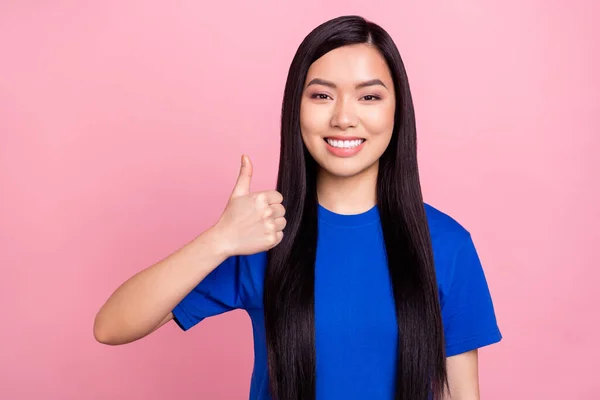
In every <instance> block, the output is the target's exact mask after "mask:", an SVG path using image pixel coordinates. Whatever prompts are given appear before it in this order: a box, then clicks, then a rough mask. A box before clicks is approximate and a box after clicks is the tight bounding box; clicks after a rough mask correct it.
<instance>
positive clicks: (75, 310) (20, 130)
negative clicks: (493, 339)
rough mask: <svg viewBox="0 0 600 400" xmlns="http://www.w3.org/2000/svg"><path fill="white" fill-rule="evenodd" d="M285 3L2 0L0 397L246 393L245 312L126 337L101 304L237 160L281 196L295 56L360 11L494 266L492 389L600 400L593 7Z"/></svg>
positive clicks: (197, 225)
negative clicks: (399, 58) (496, 327)
mask: <svg viewBox="0 0 600 400" xmlns="http://www.w3.org/2000/svg"><path fill="white" fill-rule="evenodd" d="M282 3H283V2H274V1H273V2H271V3H266V2H262V3H261V2H248V1H242V0H239V1H235V2H232V1H218V2H199V1H191V0H188V1H158V0H153V1H141V0H140V1H132V0H128V1H103V2H99V1H96V2H91V1H87V2H86V1H74V0H73V1H55V2H42V1H37V2H36V1H3V2H2V4H1V5H0V135H1V136H0V246H1V249H0V250H1V251H0V266H1V275H0V282H1V283H0V285H1V286H2V287H1V291H0V293H1V296H2V297H1V301H0V308H1V310H2V314H1V318H2V329H0V397H1V398H3V399H11V400H12V399H57V400H58V399H60V400H66V399H145V400H152V399H165V398H177V399H181V400H184V399H245V398H247V395H248V389H249V382H250V373H251V368H252V359H253V353H252V333H251V327H250V323H249V319H248V317H247V316H246V315H245V313H244V312H241V311H240V312H233V313H230V314H227V315H223V316H219V317H215V318H213V319H210V320H207V321H205V322H204V323H202V324H200V325H199V326H197V327H196V328H194V329H192V330H191V331H190V332H188V333H182V332H181V331H180V330H179V329H178V328H177V327H176V326H175V324H173V323H170V324H168V325H167V326H165V327H164V328H162V329H160V330H159V331H157V332H156V333H154V334H153V335H151V336H150V337H148V338H146V339H144V340H142V341H139V342H136V343H133V344H130V345H127V346H123V347H108V346H103V345H100V344H98V343H96V342H95V341H94V338H93V335H92V325H93V319H94V315H95V313H96V311H97V310H98V308H99V307H100V306H101V305H102V303H103V302H104V301H105V300H106V298H107V297H108V296H109V295H110V293H111V292H112V290H114V289H115V288H116V286H117V285H119V284H120V283H121V282H122V281H124V280H125V279H127V278H128V277H130V276H131V275H132V274H134V273H136V272H137V271H139V270H141V269H142V268H144V267H146V266H148V265H150V264H152V263H154V262H156V261H158V260H159V259H161V258H162V257H164V256H165V255H167V254H169V253H170V252H171V251H173V250H175V249H176V248H178V247H179V246H181V245H183V244H184V243H186V242H187V241H188V240H190V239H191V238H193V237H194V236H195V235H197V234H199V233H200V232H202V231H203V230H204V229H205V228H207V227H208V226H209V225H210V224H212V223H213V222H214V221H215V220H216V218H217V217H218V216H219V214H220V212H221V211H222V209H223V206H224V205H225V201H226V199H227V196H228V195H229V193H230V191H231V188H232V185H233V183H234V181H235V178H236V174H237V172H238V165H239V157H240V154H241V153H242V152H245V153H247V154H249V155H250V156H251V157H252V159H253V161H254V166H255V179H254V183H253V185H254V186H253V188H254V189H257V190H258V189H266V188H272V187H273V186H274V182H275V178H276V173H277V162H278V156H279V112H280V104H281V98H282V92H283V87H284V83H285V79H286V74H287V69H288V67H289V63H290V61H291V59H292V57H293V55H294V52H295V51H296V48H297V46H298V45H299V43H300V41H301V40H302V39H303V38H304V36H305V35H306V34H307V33H308V32H309V31H310V30H311V29H313V28H314V27H315V26H316V25H318V24H319V23H321V22H323V21H325V20H327V19H329V18H332V17H335V16H338V15H342V14H361V15H363V16H365V17H367V18H369V19H371V20H374V21H376V22H378V23H379V24H381V25H383V27H384V28H386V29H387V30H388V31H389V32H390V34H391V35H392V36H393V38H394V39H395V41H396V43H397V45H398V47H399V48H400V52H401V54H402V55H403V58H404V61H405V63H406V68H407V70H408V74H409V77H410V80H411V84H412V90H413V95H414V99H415V103H416V113H417V121H418V132H419V140H420V142H419V143H420V148H419V151H420V166H421V171H422V179H423V187H424V194H425V197H426V201H428V202H429V203H431V204H433V205H435V206H436V207H438V208H441V209H442V210H443V211H445V212H447V213H449V214H450V215H452V216H454V217H455V218H456V219H458V220H459V221H460V222H461V223H462V224H463V225H465V226H466V227H467V228H468V229H469V230H470V231H471V232H472V234H473V237H474V239H475V242H476V245H477V247H478V249H479V252H480V256H481V258H482V261H483V263H484V267H485V271H486V274H487V277H488V280H489V284H490V288H491V291H492V295H493V297H494V301H495V305H496V311H497V315H498V321H499V324H500V327H501V330H502V333H503V334H504V340H503V341H502V342H501V343H500V344H498V345H494V346H491V347H489V348H485V349H483V350H482V351H481V352H480V360H481V361H480V365H481V369H480V371H481V372H480V375H481V376H480V381H481V391H482V398H483V399H486V400H506V399H511V400H512V399H545V400H554V399H556V400H559V399H560V400H567V399H568V400H585V399H590V400H591V399H598V398H600V385H599V384H598V383H597V374H598V358H599V357H600V351H599V345H598V341H597V339H596V335H597V331H598V328H599V325H600V313H599V312H598V310H597V305H598V296H597V287H598V281H599V279H598V278H599V277H600V274H599V273H598V266H599V259H598V246H599V242H600V235H599V234H598V228H597V224H598V222H599V219H600V215H599V213H598V204H599V203H600V195H599V194H600V191H599V189H598V181H599V178H598V176H599V175H600V165H599V162H598V158H597V156H596V154H597V153H598V150H599V140H598V135H599V134H600V117H599V115H600V80H599V78H598V71H600V57H599V55H598V47H597V42H598V39H599V38H600V28H599V25H598V13H599V11H600V6H598V3H597V2H594V1H591V0H590V1H583V0H580V1H566V0H565V1H541V0H539V1H532V0H529V1H525V0H510V1H507V0H504V1H480V0H479V1H476V0H453V1H419V2H414V1H410V2H409V1H394V2H391V1H390V2H384V1H368V2H364V1H348V0H344V1H328V2H321V1H305V0H304V1H301V2H295V4H293V5H291V4H285V5H283V4H282Z"/></svg>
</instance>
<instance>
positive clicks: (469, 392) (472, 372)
mask: <svg viewBox="0 0 600 400" xmlns="http://www.w3.org/2000/svg"><path fill="white" fill-rule="evenodd" d="M477 356H478V354H477V350H471V351H468V352H466V353H462V354H458V355H455V356H452V357H448V358H447V359H446V368H447V370H448V385H449V387H450V394H449V395H447V397H446V399H448V400H479V373H478V357H477Z"/></svg>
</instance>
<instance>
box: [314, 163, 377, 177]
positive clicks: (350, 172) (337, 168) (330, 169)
mask: <svg viewBox="0 0 600 400" xmlns="http://www.w3.org/2000/svg"><path fill="white" fill-rule="evenodd" d="M318 164H319V166H320V168H321V172H322V173H325V174H327V175H329V176H331V177H335V178H353V177H356V176H359V175H361V174H365V173H367V172H368V171H370V170H371V169H372V168H377V165H376V164H377V163H376V162H375V163H374V164H373V163H371V164H369V163H365V162H364V161H363V162H360V161H358V160H353V159H351V158H347V159H339V158H338V159H335V160H326V161H325V162H318Z"/></svg>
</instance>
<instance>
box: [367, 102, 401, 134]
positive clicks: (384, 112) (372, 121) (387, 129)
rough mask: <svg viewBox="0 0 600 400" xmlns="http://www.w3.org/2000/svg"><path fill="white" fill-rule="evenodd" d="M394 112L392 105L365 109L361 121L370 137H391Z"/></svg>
mask: <svg viewBox="0 0 600 400" xmlns="http://www.w3.org/2000/svg"><path fill="white" fill-rule="evenodd" d="M394 112H395V108H394V107H393V105H390V106H385V107H373V108H371V109H368V110H365V113H364V114H363V117H362V123H363V124H364V126H365V129H366V130H367V132H369V134H370V135H371V136H372V139H379V138H381V139H382V140H383V139H389V137H391V135H392V130H393V129H394Z"/></svg>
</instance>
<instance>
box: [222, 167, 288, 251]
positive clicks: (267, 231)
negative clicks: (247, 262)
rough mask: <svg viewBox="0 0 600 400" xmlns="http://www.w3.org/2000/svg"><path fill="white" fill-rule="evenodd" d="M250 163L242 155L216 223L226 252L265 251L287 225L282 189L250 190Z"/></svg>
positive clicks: (276, 240)
mask: <svg viewBox="0 0 600 400" xmlns="http://www.w3.org/2000/svg"><path fill="white" fill-rule="evenodd" d="M251 180H252V163H251V162H250V159H249V158H248V157H246V156H242V166H241V168H240V175H239V176H238V179H237V182H236V184H235V187H234V188H233V192H232V193H231V197H230V198H229V201H228V203H227V206H226V207H225V210H224V211H223V215H221V217H220V218H219V221H218V222H217V223H216V224H215V228H216V230H217V231H218V232H219V238H220V240H221V241H223V243H220V245H222V246H223V248H224V249H225V252H226V255H227V256H233V255H250V254H256V253H260V252H263V251H267V250H269V249H271V248H273V247H275V246H277V245H278V244H279V243H280V242H281V240H282V239H283V229H284V228H285V225H286V220H285V218H284V215H285V208H284V207H283V205H282V204H281V202H282V201H283V196H282V195H281V193H279V192H277V191H274V190H271V191H264V192H257V193H250V182H251Z"/></svg>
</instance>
